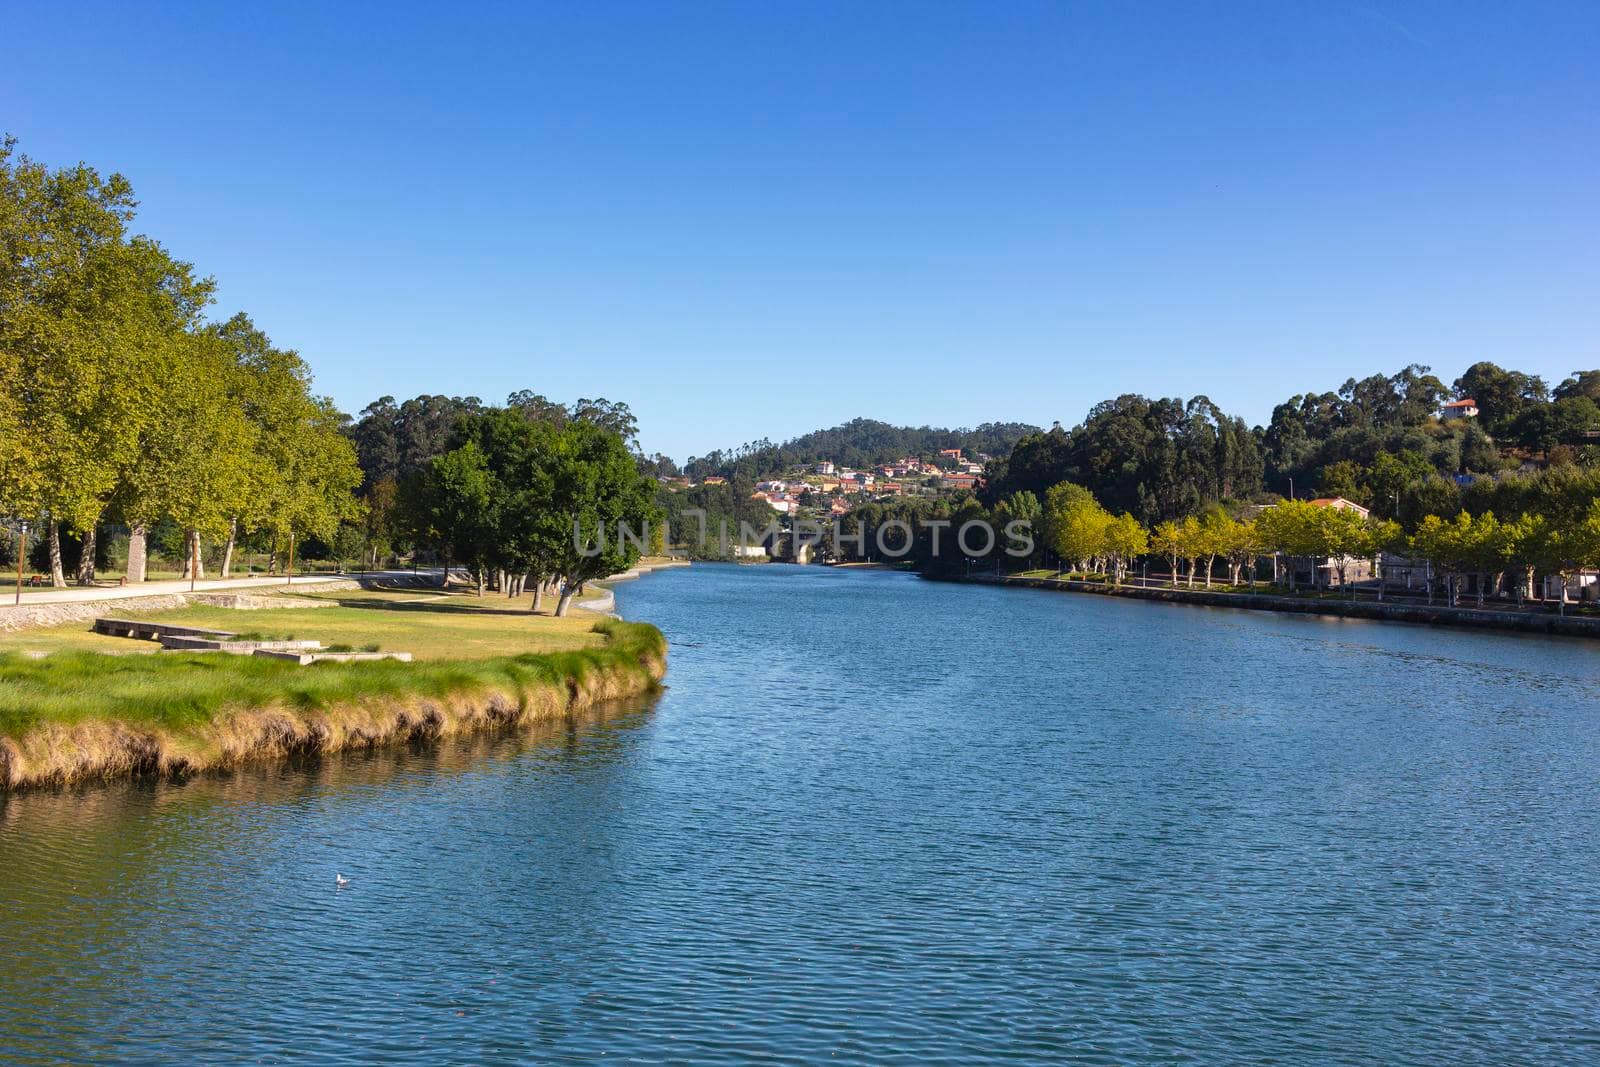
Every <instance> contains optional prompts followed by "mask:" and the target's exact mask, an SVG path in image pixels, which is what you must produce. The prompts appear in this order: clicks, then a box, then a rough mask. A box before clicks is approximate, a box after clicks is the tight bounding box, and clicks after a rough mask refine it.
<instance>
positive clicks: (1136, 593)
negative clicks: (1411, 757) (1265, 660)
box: [936, 574, 1600, 638]
mask: <svg viewBox="0 0 1600 1067" xmlns="http://www.w3.org/2000/svg"><path fill="white" fill-rule="evenodd" d="M936 580H938V581H952V582H963V583H972V584H980V585H1009V586H1019V587H1022V588H1027V589H1053V590H1056V591H1058V592H1067V593H1089V594H1094V595H1098V596H1113V597H1123V598H1126V599H1130V600H1155V601H1160V602H1163V603H1168V604H1199V605H1203V606H1206V607H1217V608H1242V609H1245V610H1247V611H1277V612H1286V613H1289V614H1294V615H1323V616H1328V617H1332V618H1342V619H1372V620H1375V621H1381V622H1409V623H1421V624H1424V625H1428V626H1454V627H1466V628H1471V629H1488V630H1506V631H1511V632H1515V633H1531V634H1553V635H1559V636H1563V637H1591V638H1600V618H1594V617H1589V616H1578V615H1556V614H1551V613H1546V612H1522V611H1495V610H1494V609H1492V608H1466V607H1455V608H1452V607H1449V606H1447V605H1444V604H1437V605H1428V604H1417V603H1412V602H1404V603H1399V602H1393V601H1385V602H1379V601H1372V600H1337V599H1302V598H1299V597H1287V596H1277V595H1274V594H1271V593H1234V592H1224V591H1222V590H1206V589H1173V588H1171V587H1155V586H1132V585H1120V586H1112V585H1105V584H1103V583H1100V582H1083V581H1075V580H1072V579H1067V578H1035V577H1022V576H1020V575H995V574H982V575H978V574H974V575H961V576H955V577H951V578H940V579H936Z"/></svg>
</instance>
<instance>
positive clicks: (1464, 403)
mask: <svg viewBox="0 0 1600 1067" xmlns="http://www.w3.org/2000/svg"><path fill="white" fill-rule="evenodd" d="M1439 417H1440V418H1441V419H1475V418H1477V417H1478V402H1477V401H1476V400H1474V399H1472V398H1471V397H1470V396H1469V397H1463V398H1462V399H1460V400H1452V401H1450V403H1448V404H1446V405H1445V406H1444V410H1443V411H1441V412H1440V413H1439Z"/></svg>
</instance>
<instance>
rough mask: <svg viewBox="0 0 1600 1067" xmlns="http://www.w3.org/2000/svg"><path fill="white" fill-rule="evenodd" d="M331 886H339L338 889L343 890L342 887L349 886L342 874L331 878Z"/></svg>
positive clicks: (348, 880)
mask: <svg viewBox="0 0 1600 1067" xmlns="http://www.w3.org/2000/svg"><path fill="white" fill-rule="evenodd" d="M333 884H334V885H336V886H339V887H340V888H343V887H344V886H347V885H349V884H350V879H348V878H346V877H345V876H344V875H342V874H338V873H335V874H334V876H333Z"/></svg>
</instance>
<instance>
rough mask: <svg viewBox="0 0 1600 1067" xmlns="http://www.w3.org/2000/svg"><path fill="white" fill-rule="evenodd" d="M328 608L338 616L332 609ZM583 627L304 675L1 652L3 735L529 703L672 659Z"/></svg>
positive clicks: (259, 663) (188, 728) (187, 660)
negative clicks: (539, 694) (475, 650)
mask: <svg viewBox="0 0 1600 1067" xmlns="http://www.w3.org/2000/svg"><path fill="white" fill-rule="evenodd" d="M332 610H338V609H324V611H332ZM169 614H171V615H174V616H175V615H178V614H180V613H178V612H172V613H169ZM319 614H320V613H319ZM473 621H474V622H477V621H481V620H473ZM562 621H565V620H562ZM581 625H582V626H583V627H584V632H583V633H582V634H581V635H575V636H582V637H583V638H584V639H585V640H584V642H583V644H582V646H581V647H569V648H556V647H550V646H549V645H548V643H547V644H546V646H545V647H544V648H543V649H542V650H541V651H522V652H520V653H517V654H512V655H493V656H488V657H484V658H461V659H444V658H436V659H433V660H429V661H423V662H418V663H398V662H393V661H379V662H366V663H320V664H314V665H311V666H306V667H302V666H299V665H297V664H294V663H289V662H286V661H281V660H271V659H264V658H256V657H251V656H230V655H225V654H218V653H207V654H186V653H163V654H161V655H156V656H106V655H99V654H96V653H94V652H87V651H80V650H73V649H68V650H62V651H57V652H55V653H53V654H51V655H49V656H47V657H45V658H42V659H31V658H27V657H25V656H23V655H21V654H19V653H17V652H13V651H6V652H0V737H12V738H20V737H23V736H25V735H26V734H28V733H29V732H31V731H33V730H35V729H36V728H38V727H41V726H48V725H58V726H63V727H71V726H73V725H75V724H79V723H84V722H92V721H112V720H115V721H119V722H123V723H126V724H128V725H130V726H136V727H143V728H150V729H153V730H159V731H162V732H164V733H168V734H172V735H176V736H179V737H182V736H195V735H198V734H200V733H202V732H203V731H204V728H205V727H207V726H209V725H211V724H212V723H213V722H214V721H215V720H216V719H217V718H218V716H219V715H220V714H221V713H223V712H226V711H229V710H234V709H265V708H273V707H281V708H286V709H289V710H293V711H302V712H304V711H321V710H326V709H329V708H333V707H336V706H338V705H342V704H351V703H356V702H367V701H372V700H375V699H376V700H384V699H389V700H394V701H404V700H407V699H411V698H427V699H443V698H446V697H451V696H464V695H472V694H476V693H485V692H498V693H514V694H523V695H526V694H528V693H532V692H535V691H537V690H540V689H547V688H550V687H556V688H565V687H568V686H570V685H572V684H581V683H583V682H584V680H586V679H588V678H589V677H591V676H592V675H595V674H597V673H600V672H619V671H620V672H623V673H625V674H628V673H633V674H637V675H638V676H640V677H642V676H643V675H644V674H645V673H646V668H645V667H644V666H643V665H642V663H643V659H644V658H649V657H657V658H659V657H662V656H664V654H665V647H666V646H665V640H664V639H663V638H662V636H661V634H660V632H659V631H658V630H656V629H655V627H653V626H649V625H647V624H643V623H626V622H618V621H616V620H611V619H603V620H600V621H598V622H596V621H593V620H592V618H591V619H589V620H581ZM112 640H115V639H112ZM124 643H126V641H125V642H124Z"/></svg>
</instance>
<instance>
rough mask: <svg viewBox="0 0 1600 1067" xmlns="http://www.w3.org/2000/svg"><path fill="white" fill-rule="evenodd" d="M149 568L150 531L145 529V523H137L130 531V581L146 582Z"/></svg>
mask: <svg viewBox="0 0 1600 1067" xmlns="http://www.w3.org/2000/svg"><path fill="white" fill-rule="evenodd" d="M149 566H150V540H149V531H148V530H147V529H145V525H144V523H142V522H140V523H135V524H134V526H133V528H132V529H131V530H129V531H128V581H130V582H142V581H144V579H145V573H146V572H147V570H148V569H149Z"/></svg>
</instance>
